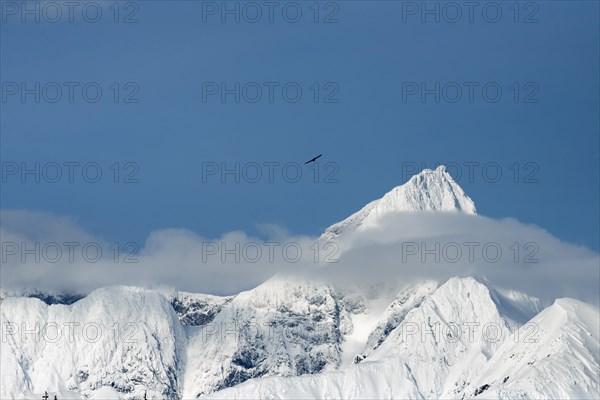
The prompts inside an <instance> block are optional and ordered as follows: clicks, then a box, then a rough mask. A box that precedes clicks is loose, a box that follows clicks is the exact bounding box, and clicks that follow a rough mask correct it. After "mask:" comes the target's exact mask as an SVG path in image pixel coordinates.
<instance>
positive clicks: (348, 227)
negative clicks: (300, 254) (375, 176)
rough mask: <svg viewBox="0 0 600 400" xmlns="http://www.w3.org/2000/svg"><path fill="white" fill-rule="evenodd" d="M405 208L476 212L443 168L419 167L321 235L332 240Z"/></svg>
mask: <svg viewBox="0 0 600 400" xmlns="http://www.w3.org/2000/svg"><path fill="white" fill-rule="evenodd" d="M407 211H408V212H410V211H460V212H464V213H466V214H477V211H476V209H475V204H474V203H473V200H471V198H470V197H469V196H467V195H466V194H465V192H464V191H463V190H462V188H461V187H460V186H459V185H458V184H457V183H456V182H455V181H454V179H452V176H450V174H449V173H448V172H447V171H446V167H444V166H443V165H440V166H439V167H437V168H436V169H435V170H431V169H425V170H423V171H422V172H420V173H419V174H417V175H415V176H413V177H412V178H410V180H409V181H408V182H406V183H405V184H403V185H401V186H397V187H395V188H394V189H392V190H391V191H389V192H388V193H386V194H385V195H384V196H383V197H382V198H380V199H378V200H374V201H372V202H370V203H369V204H367V205H366V206H365V207H363V208H362V209H361V210H359V211H358V212H356V213H354V214H352V215H351V216H349V217H348V218H346V219H345V220H343V221H341V222H338V223H336V224H334V225H332V226H330V227H329V228H327V229H326V230H325V232H324V233H323V237H324V238H326V239H333V238H335V237H337V236H338V235H340V234H342V233H346V232H351V231H353V230H356V229H363V228H366V227H370V226H374V225H376V224H377V221H378V220H379V219H380V218H382V217H383V216H385V215H386V214H389V213H393V212H407Z"/></svg>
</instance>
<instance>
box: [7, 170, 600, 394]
mask: <svg viewBox="0 0 600 400" xmlns="http://www.w3.org/2000/svg"><path fill="white" fill-rule="evenodd" d="M0 229H2V233H3V234H7V235H9V236H10V237H16V236H17V232H16V231H15V229H14V227H4V226H3V227H0ZM63 233H64V232H63ZM271 234H272V235H274V236H275V238H276V239H278V240H279V241H280V243H287V244H289V243H295V244H297V245H298V246H300V248H301V249H314V248H315V247H312V248H311V246H314V245H315V244H317V245H318V246H319V247H317V248H318V249H319V250H320V251H321V253H319V254H318V255H319V257H316V255H317V254H316V253H315V252H310V251H306V254H304V255H303V256H302V257H301V258H299V259H298V260H297V261H295V262H290V259H289V257H288V258H286V256H285V254H284V255H282V254H274V255H273V259H269V260H259V261H258V262H255V263H250V262H247V260H244V257H241V261H237V262H236V260H233V261H231V260H227V259H226V260H225V262H223V259H222V257H221V256H222V254H218V253H215V254H211V257H212V258H208V256H207V254H206V252H205V251H204V252H203V251H201V250H206V246H203V245H202V243H203V242H202V239H203V238H199V237H196V236H194V235H192V234H190V233H188V232H182V231H174V230H169V231H162V232H157V233H154V234H153V235H152V236H151V237H150V238H149V239H148V241H147V243H146V245H145V247H144V249H143V250H142V253H141V254H140V262H139V263H138V264H137V265H135V266H134V267H131V266H126V265H123V264H117V263H112V264H111V263H110V262H109V261H106V260H105V261H104V262H100V263H99V264H96V265H94V266H93V267H94V268H100V267H106V269H105V270H103V271H102V272H103V276H102V277H101V278H100V279H99V280H98V282H93V283H95V284H96V286H97V284H98V283H103V282H105V283H107V284H108V285H107V286H105V287H96V288H94V287H93V285H87V286H86V285H81V286H79V288H80V289H82V290H80V291H73V290H70V291H61V290H58V289H56V287H55V285H53V284H51V283H56V282H57V281H59V280H61V279H59V278H63V277H64V278H65V279H62V281H61V282H62V283H63V284H64V283H65V282H70V283H71V284H72V286H71V287H72V288H73V287H75V286H76V285H75V284H76V283H77V282H81V281H82V278H84V277H86V276H87V278H88V280H92V281H93V279H94V277H95V276H97V275H95V274H92V275H89V276H88V275H86V274H87V273H88V272H89V271H92V267H91V266H90V265H85V264H81V263H77V262H74V263H72V265H60V264H59V265H53V266H40V265H37V266H36V265H21V268H22V269H21V270H19V269H17V265H18V263H16V262H14V261H13V264H11V262H10V261H9V262H8V263H7V264H5V266H3V272H4V273H5V275H3V277H4V276H8V277H9V278H10V279H9V280H8V283H9V285H8V286H6V283H5V282H6V280H3V289H2V290H0V323H1V326H2V340H1V341H0V345H1V351H0V370H1V371H2V378H1V380H0V397H1V398H12V399H26V398H27V399H29V398H40V397H41V395H42V394H43V393H44V392H46V391H47V392H48V394H49V395H50V396H53V395H55V394H56V395H57V396H58V397H59V398H61V399H63V398H73V399H82V398H97V399H100V398H102V399H107V398H122V399H128V400H129V399H142V398H144V396H146V397H147V398H148V399H181V398H185V399H192V398H220V399H222V398H239V399H242V398H243V399H248V398H282V399H284V398H289V399H295V398H315V399H321V398H403V399H404V398H415V399H421V398H423V399H433V398H457V399H462V398H498V399H539V398H544V399H546V398H556V399H559V398H560V399H579V398H598V397H600V387H599V374H600V368H599V365H600V344H599V337H600V327H599V326H600V317H599V313H600V311H599V309H598V300H597V299H598V291H599V288H598V279H599V277H598V274H599V271H598V262H599V258H598V254H597V253H594V252H592V251H590V250H588V249H585V248H582V247H580V246H575V245H572V244H568V243H564V242H561V241H559V240H558V239H556V238H554V237H552V235H550V234H549V233H547V232H545V231H544V230H542V229H541V228H538V227H533V226H529V225H524V224H521V223H520V222H518V221H515V220H510V219H509V220H500V221H497V220H492V219H490V218H486V217H484V216H482V215H478V214H477V212H476V208H475V204H474V202H473V200H471V199H470V198H469V197H468V196H467V195H466V194H465V193H464V192H463V190H462V189H461V188H460V187H459V186H458V185H457V184H456V182H454V180H453V179H452V177H451V176H450V175H449V174H448V173H447V171H446V170H445V169H444V168H443V167H439V168H437V169H436V170H425V171H423V172H422V173H420V174H418V175H416V176H414V177H413V178H411V179H410V180H409V181H408V182H407V183H406V184H404V185H402V186H399V187H396V188H394V189H392V190H391V191H390V192H388V193H386V194H385V195H383V197H382V198H381V199H379V200H375V201H373V202H371V203H369V204H368V205H366V206H365V207H364V208H362V209H361V210H359V211H358V212H356V213H354V214H352V215H351V216H350V217H348V218H347V219H345V220H344V221H341V222H339V223H336V224H334V225H332V226H331V227H329V228H327V229H326V230H325V231H324V233H323V235H322V236H321V237H319V238H311V237H305V236H290V235H286V234H282V233H281V232H280V231H277V232H275V233H273V232H272V233H271ZM19 237H20V238H26V236H24V235H23V234H20V236H19ZM220 239H221V242H222V243H226V244H229V245H230V244H232V243H239V244H240V246H242V245H244V244H247V243H250V242H254V241H255V239H256V238H251V237H248V236H246V235H245V234H243V233H232V234H229V235H225V236H224V237H223V238H220ZM267 240H275V239H274V238H273V237H271V238H269V239H267ZM210 242H211V243H220V242H219V241H218V240H211V241H210ZM264 242H265V240H263V242H260V241H259V240H256V243H264ZM327 245H330V246H333V248H329V249H327V248H326V246H327ZM229 248H232V247H229ZM333 251H335V252H334V253H332V252H333ZM211 253H214V248H212V247H211ZM332 254H333V255H332ZM203 258H206V259H205V260H204V259H203ZM198 260H202V261H204V262H199V261H198ZM199 266H200V267H201V268H199ZM35 267H37V268H38V270H36V269H35ZM61 267H65V269H66V270H61ZM77 267H80V268H81V270H77ZM126 267H127V268H129V267H131V268H129V269H131V270H134V271H143V269H142V268H146V270H145V272H144V273H143V274H142V275H141V276H139V275H138V276H136V275H135V274H133V273H131V272H123V270H124V269H127V268H126ZM40 268H41V269H42V272H39V269H40ZM194 268H195V269H194ZM32 271H37V274H35V275H30V276H31V278H32V279H31V281H33V282H36V283H38V285H36V286H35V289H22V288H23V287H26V286H25V284H26V283H27V279H26V278H27V276H26V274H27V273H29V274H31V272H32ZM113 271H114V272H115V273H114V275H111V273H112V272H113ZM166 271H168V272H169V274H166ZM69 274H71V275H69ZM67 275H69V276H67ZM167 277H170V278H167ZM53 278H55V280H53ZM69 279H70V281H69ZM44 281H46V282H48V285H46V286H44V285H43V284H42V283H43V282H44ZM257 281H258V282H257ZM255 282H256V283H255ZM88 283H89V282H88ZM117 283H120V284H117ZM123 284H126V286H124V285H123ZM100 286H102V285H100ZM194 286H198V287H202V288H210V287H212V288H213V289H215V288H218V289H217V290H213V291H212V293H211V294H202V293H200V292H202V291H201V290H198V291H194V290H190V289H192V288H193V287H194ZM84 288H85V289H86V290H84ZM207 292H208V291H207ZM217 292H219V293H217Z"/></svg>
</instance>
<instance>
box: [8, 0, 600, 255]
mask: <svg viewBox="0 0 600 400" xmlns="http://www.w3.org/2000/svg"><path fill="white" fill-rule="evenodd" d="M2 3H3V4H2V7H3V8H2V18H3V19H2V24H1V28H0V33H1V38H0V41H1V49H0V55H1V60H0V67H1V68H0V71H1V81H2V85H3V86H2V96H3V97H2V101H1V103H0V106H1V107H2V110H1V121H0V128H1V150H0V155H1V158H2V163H3V174H4V176H3V178H4V181H3V182H2V193H1V195H0V196H1V197H0V199H1V203H2V204H1V206H2V208H7V209H16V208H18V209H27V210H38V211H47V212H51V213H55V214H59V215H70V216H73V217H74V218H75V220H76V221H77V223H78V224H80V225H81V226H82V227H84V228H85V229H86V230H88V231H90V232H93V233H94V234H96V235H100V236H103V237H105V238H107V239H110V240H117V241H143V240H145V238H146V237H147V235H148V234H149V232H151V231H152V230H155V229H160V228H170V227H181V228H189V229H191V230H193V231H195V232H198V233H200V234H202V235H206V236H217V235H220V234H222V233H224V232H228V231H232V230H244V231H246V232H250V233H253V232H256V230H257V226H258V225H260V224H265V223H274V224H279V225H282V226H285V227H286V228H287V229H289V230H290V231H291V232H293V233H297V234H302V233H305V234H317V233H319V232H321V231H322V230H323V229H325V228H326V227H327V226H329V225H331V224H332V223H334V222H337V221H338V220H341V219H343V218H345V217H346V216H348V215H349V214H351V213H352V212H354V211H356V210H358V209H359V208H361V207H362V206H363V205H364V204H366V203H367V202H369V201H371V200H373V199H375V198H378V197H380V196H381V195H382V194H383V193H385V192H386V191H388V190H389V189H391V188H392V187H394V186H396V185H399V184H401V183H403V182H405V181H406V180H407V178H408V176H406V172H407V169H408V168H412V167H413V166H414V165H415V164H416V165H418V166H421V165H423V166H428V167H434V166H435V163H436V162H440V163H446V164H453V165H458V166H460V167H461V170H460V172H462V177H461V178H460V179H458V181H459V184H460V185H461V186H462V187H463V189H464V190H465V192H466V193H467V194H468V195H469V196H471V198H472V199H473V200H474V202H475V204H476V205H477V208H478V211H479V213H480V214H483V215H486V216H490V217H495V218H501V217H514V218H517V219H518V220H520V221H522V222H525V223H533V224H536V225H539V226H541V227H543V228H545V229H547V230H548V231H550V232H551V233H552V234H554V235H556V236H557V237H558V238H560V239H563V240H566V241H569V242H573V243H577V244H583V245H586V246H588V247H590V248H592V249H595V250H598V247H599V244H598V243H599V240H600V237H599V219H600V215H599V207H598V205H599V204H600V196H599V181H600V177H599V170H600V166H599V149H600V143H599V136H600V135H599V132H600V127H599V118H598V110H599V107H600V104H599V91H600V83H599V74H598V71H599V70H600V63H599V50H598V49H599V47H600V46H599V35H598V33H599V26H598V13H599V7H598V3H597V2H593V1H573V2H558V1H539V2H530V3H527V4H525V3H519V4H517V6H518V7H517V10H518V11H519V12H518V15H517V14H515V12H516V10H515V6H514V3H513V2H496V3H494V5H493V7H495V8H490V9H489V10H488V14H486V15H485V16H484V15H482V11H481V8H477V9H475V10H474V14H473V20H472V21H471V22H470V21H469V20H468V16H467V15H466V12H467V10H466V9H463V10H462V12H463V15H462V17H461V18H459V19H458V20H457V21H456V22H449V21H447V19H451V18H453V17H454V14H452V12H454V11H453V10H451V9H445V11H440V12H441V13H442V14H440V22H436V21H435V19H434V17H435V16H431V15H428V14H426V15H423V14H422V13H421V11H415V12H414V13H413V11H414V9H413V8H411V7H412V6H413V5H414V4H416V5H417V7H420V6H421V5H422V4H424V3H422V2H392V1H381V2H379V1H373V2H371V1H370V2H366V1H338V2H331V3H330V4H329V3H322V4H320V5H319V15H318V22H317V23H315V22H314V18H315V14H314V11H315V9H314V5H313V2H296V3H294V7H296V8H293V9H290V10H288V14H286V18H288V19H293V17H294V14H293V11H295V10H296V9H300V10H301V11H302V16H301V17H300V19H299V21H298V22H296V23H291V22H290V21H288V20H286V18H284V16H283V15H282V12H281V8H277V9H275V11H274V14H273V22H269V21H268V16H267V15H266V11H267V10H266V9H263V10H262V12H263V16H262V18H261V19H260V20H259V21H258V22H256V23H251V22H249V21H247V20H245V19H248V18H253V17H254V14H243V15H241V16H240V22H239V23H236V22H234V21H233V17H232V16H231V15H229V16H228V15H225V16H224V17H226V20H225V22H222V21H221V17H222V15H221V14H220V12H219V11H216V15H214V14H213V13H212V11H214V9H213V8H211V7H212V5H213V4H216V5H217V6H220V4H221V3H214V2H193V1H181V2H180V1H170V2H166V1H141V2H137V3H125V2H123V3H121V4H120V6H119V8H118V10H119V15H118V21H119V22H118V23H115V22H114V18H115V14H114V12H115V9H114V6H112V7H113V8H112V9H111V8H109V7H111V5H112V2H110V3H104V4H103V13H102V17H101V18H100V19H99V21H98V22H97V23H92V22H90V21H88V20H86V18H85V17H84V16H82V15H81V9H76V10H75V11H74V15H75V17H74V20H73V22H70V21H68V17H67V16H65V14H63V16H62V17H61V18H59V20H58V22H56V23H51V22H49V21H48V20H47V19H52V18H54V17H53V16H54V14H51V12H53V10H50V9H48V10H46V11H45V12H46V14H44V13H43V12H44V11H40V13H41V14H40V22H35V21H34V19H33V18H34V17H32V16H31V15H29V16H27V15H25V17H26V21H25V22H22V20H21V17H22V15H21V14H20V12H22V10H17V11H15V10H14V9H12V8H6V3H7V2H2ZM209 3H210V4H209ZM459 3H462V2H459ZM459 3H457V4H459ZM18 4H19V6H21V3H18ZM95 4H99V3H95ZM131 4H135V5H131ZM258 4H260V3H258ZM281 4H285V3H284V2H282V3H281ZM435 4H436V2H428V3H427V4H426V6H428V7H435V6H436V5H435ZM437 4H439V3H437ZM481 4H482V5H484V4H486V2H481ZM227 5H228V6H229V7H231V8H233V7H235V6H236V2H227ZM280 7H282V6H280ZM311 7H312V8H311ZM482 7H483V6H482ZM497 9H499V10H500V11H501V13H502V14H501V17H500V18H499V21H498V22H496V23H492V22H491V21H492V20H493V19H494V18H493V17H494V11H495V10H497ZM62 11H63V13H64V12H65V10H64V9H63V10H62ZM88 11H89V10H88ZM93 11H94V10H92V11H89V14H91V15H93V13H92V12H93ZM246 12H247V13H251V12H253V10H250V9H246ZM15 13H16V14H15ZM444 13H445V14H444ZM127 15H130V16H131V17H130V18H131V19H134V20H137V22H135V23H123V19H124V18H125V17H126V16H127ZM326 16H330V18H334V19H336V20H337V22H336V23H324V21H323V19H324V18H325V17H326ZM490 16H491V17H490ZM422 17H423V18H425V22H422V20H421V18H422ZM515 18H516V20H517V21H518V22H515ZM525 20H527V22H530V23H525ZM536 21H537V22H536ZM330 22H331V21H330ZM532 22H533V23H532ZM36 82H39V84H40V97H41V98H40V102H39V103H36V102H35V98H34V97H35V95H32V94H29V95H25V98H24V101H23V99H22V98H21V95H22V94H23V93H21V89H22V87H21V84H22V83H25V85H26V87H27V88H35V83H36ZM52 82H57V83H58V84H59V86H61V87H63V88H65V85H64V83H65V82H75V84H74V85H75V86H74V87H75V89H74V92H73V93H74V98H73V101H72V102H71V101H69V99H68V96H67V92H66V89H65V90H64V91H63V92H62V95H61V96H60V97H59V98H58V101H57V102H56V103H52V102H51V101H49V100H52V99H55V98H56V96H55V95H54V92H52V90H53V88H54V87H53V86H52ZM115 82H117V83H118V84H119V86H118V89H117V87H116V86H114V84H115ZM213 82H216V83H217V86H219V85H220V84H221V83H222V82H224V83H225V85H226V86H227V87H228V88H233V87H235V83H236V82H239V83H240V87H241V88H242V87H246V88H247V90H248V91H247V92H245V94H246V96H243V94H241V95H240V96H241V99H240V102H239V103H236V102H235V101H234V96H233V95H228V96H227V97H226V98H225V102H222V101H221V98H220V96H219V94H216V95H210V94H208V93H207V92H206V89H207V88H209V87H210V88H214V86H212V85H213V84H212V83H213ZM265 82H275V83H274V84H273V87H274V88H275V89H274V92H273V93H274V98H273V101H269V99H268V96H267V92H266V91H263V95H262V97H261V98H260V99H259V100H258V101H257V102H255V103H253V102H250V101H248V100H251V99H252V98H254V93H255V92H252V90H254V89H255V88H256V85H258V86H259V87H262V88H263V89H264V88H265V87H266V86H265ZM436 82H439V84H440V92H439V93H440V101H439V102H436V101H435V94H429V95H426V96H425V98H424V99H422V98H421V93H420V92H419V93H416V94H411V93H412V92H410V90H412V89H415V88H417V89H418V90H419V91H420V90H421V84H422V83H424V84H425V86H426V88H429V89H434V88H435V87H436V86H435V84H436ZM469 82H472V83H471V84H468V83H469ZM290 83H292V84H290ZM315 83H316V86H315ZM516 83H518V84H517V85H515V84H516ZM286 84H290V85H288V86H291V87H292V89H293V88H296V87H300V88H301V90H302V97H301V98H300V99H299V100H298V101H297V102H295V103H293V102H291V101H290V98H285V97H284V94H283V93H282V88H283V87H284V86H285V85H286ZM15 85H16V86H15ZM77 85H78V86H77ZM85 85H88V86H91V87H92V89H91V90H93V89H94V88H95V87H100V88H101V89H102V97H101V98H100V99H99V100H98V101H97V102H95V103H92V102H88V101H87V100H89V99H90V96H93V92H88V95H89V93H92V95H89V96H88V98H87V100H86V98H84V96H83V94H82V90H81V88H82V87H84V86H85ZM468 85H472V87H474V92H473V95H474V97H473V99H472V101H470V99H469V98H468V95H467V91H466V88H467V87H468ZM457 86H458V87H460V88H462V90H463V92H462V95H461V96H460V97H457V94H456V93H457V92H456V91H455V90H456V87H457ZM15 87H17V88H18V89H17V93H16V94H12V93H13V92H14V91H15ZM317 87H318V88H319V90H318V97H317V101H316V102H315V95H316V88H317ZM483 87H486V88H489V91H488V92H486V93H487V95H486V94H485V93H483V92H482V88H483ZM497 87H500V89H501V90H502V95H501V96H500V98H499V99H498V101H496V102H493V99H492V97H494V96H495V94H494V90H495V88H497ZM43 88H46V89H43ZM44 90H46V91H45V92H44ZM265 90H266V89H265ZM407 90H408V91H409V92H407ZM34 92H35V89H34ZM115 93H118V94H119V98H118V101H117V102H115V98H114V95H115ZM288 93H293V92H288ZM490 93H491V94H490ZM517 94H518V99H516V98H515V95H517ZM128 95H129V97H127V96H128ZM203 96H204V98H203ZM290 96H291V95H290ZM486 96H487V97H486ZM125 98H128V99H129V100H132V99H135V100H138V101H137V102H135V103H125V102H123V100H124V99H125ZM326 98H327V99H328V100H337V102H325V101H324V100H325V99H326ZM422 100H424V101H422ZM453 100H457V101H456V102H452V101H453ZM515 100H517V101H515ZM525 100H526V101H525ZM321 153H323V154H324V155H323V157H322V158H321V160H320V164H319V166H318V168H319V170H320V175H319V178H318V183H315V182H314V175H313V173H314V171H313V170H310V169H308V168H307V167H304V166H303V167H302V168H303V175H302V178H301V179H300V181H299V182H296V183H291V182H287V181H286V179H285V178H288V175H286V176H285V177H284V176H283V173H282V169H281V166H283V165H284V164H286V163H299V164H301V163H303V162H304V161H305V160H307V159H309V158H312V157H313V156H315V155H318V154H321ZM36 162H37V163H40V164H39V165H40V168H44V167H46V172H47V173H48V174H51V175H52V176H53V173H52V171H51V168H52V165H54V164H52V163H58V164H60V165H62V172H63V176H62V178H61V179H59V180H58V182H57V183H51V182H49V181H48V180H49V179H47V178H48V176H46V177H44V176H42V177H41V180H40V182H35V180H34V178H33V177H32V175H27V176H25V179H24V181H23V179H21V178H20V176H19V173H17V174H16V175H11V174H10V173H9V172H10V168H12V167H13V166H15V165H17V167H18V168H21V166H22V165H26V166H28V167H29V168H33V167H34V166H35V163H36ZM65 162H67V163H69V162H78V163H80V165H79V166H74V168H75V169H74V173H75V175H74V181H73V182H72V183H71V182H69V181H68V179H67V177H66V172H67V167H65V166H64V163H65ZM265 162H266V163H269V162H278V163H280V165H279V166H278V167H275V170H274V172H275V175H274V180H273V182H269V181H268V179H267V177H266V175H265V174H266V173H267V167H264V164H263V163H265ZM327 162H330V163H333V164H329V165H327V166H326V164H325V163H327ZM472 162H476V163H477V162H478V163H479V166H475V167H474V175H473V179H472V180H470V179H468V176H466V175H467V173H468V165H472V164H470V163H472ZM22 163H25V164H22ZM86 163H97V164H93V165H96V166H100V169H101V171H102V178H101V179H100V180H99V181H98V182H96V183H91V182H86V181H85V179H83V178H82V174H81V168H80V166H81V165H84V164H86ZM115 163H118V164H117V165H115ZM128 163H131V164H128ZM206 163H217V165H218V166H219V167H220V166H221V164H222V163H225V165H226V166H229V167H230V168H233V167H234V165H235V163H240V168H243V167H244V166H247V167H248V168H251V167H250V166H252V165H255V164H249V163H258V164H259V165H263V167H262V168H263V170H262V172H263V177H262V179H260V180H259V181H258V182H256V183H252V182H248V180H247V179H243V176H242V177H241V179H240V182H239V183H236V182H234V180H233V178H232V176H230V175H228V176H225V178H226V179H225V182H222V179H220V178H219V177H218V176H213V175H211V176H207V177H206V176H205V178H206V179H203V166H204V168H206V166H207V164H206ZM515 163H518V164H515ZM211 165H214V164H211ZM294 165H295V164H294ZM485 165H487V166H488V167H489V166H491V167H492V169H487V170H486V171H487V172H488V174H484V172H483V166H485ZM111 166H112V167H111ZM497 168H500V171H501V172H502V176H501V177H500V178H499V179H498V181H497V182H492V181H493V180H494V179H493V176H494V173H491V172H494V171H495V170H496V169H497ZM115 170H119V171H120V174H119V176H118V177H115V175H114V173H115ZM248 171H249V170H248ZM490 171H491V172H490ZM515 171H519V175H518V176H516V175H515ZM88 172H89V171H88ZM250 172H251V171H250ZM330 172H333V173H334V175H335V176H334V178H335V179H336V180H337V181H338V182H337V183H327V182H324V180H325V175H326V174H327V173H330ZM450 172H451V173H453V175H456V170H453V169H450ZM129 173H133V176H132V177H133V178H135V179H137V183H135V182H132V183H125V182H123V181H124V180H125V177H126V176H127V174H129ZM490 173H491V175H490ZM86 177H87V178H89V175H86ZM455 178H457V177H456V176H455ZM115 179H116V180H117V181H118V183H115V182H114V180H115ZM203 180H204V181H205V182H203ZM515 180H516V181H517V182H515Z"/></svg>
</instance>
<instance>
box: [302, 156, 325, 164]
mask: <svg viewBox="0 0 600 400" xmlns="http://www.w3.org/2000/svg"><path fill="white" fill-rule="evenodd" d="M322 155H323V154H319V155H318V156H316V157H315V158H313V159H311V160H308V161H307V162H305V163H304V164H305V165H306V164H310V163H311V162H315V161H317V158H319V157H321V156H322Z"/></svg>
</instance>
